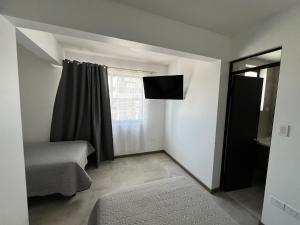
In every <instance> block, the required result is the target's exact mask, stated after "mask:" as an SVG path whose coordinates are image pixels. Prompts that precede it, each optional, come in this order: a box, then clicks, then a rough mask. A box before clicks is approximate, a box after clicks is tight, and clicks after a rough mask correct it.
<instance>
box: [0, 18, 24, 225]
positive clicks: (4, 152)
mask: <svg viewBox="0 0 300 225" xmlns="http://www.w3.org/2000/svg"><path fill="white" fill-rule="evenodd" d="M0 49H1V51H0V68H1V73H0V105H1V110H0V152H1V157H0V182H1V185H0V224H3V225H4V224H5V225H28V211H27V195H26V182H25V169H24V168H25V167H24V153H23V139H22V124H21V110H20V94H19V81H18V64H17V48H16V35H15V28H14V26H13V25H12V24H10V23H9V22H8V21H7V20H6V19H4V18H3V16H1V15H0Z"/></svg>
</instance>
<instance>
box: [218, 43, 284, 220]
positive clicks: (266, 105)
mask: <svg viewBox="0 0 300 225" xmlns="http://www.w3.org/2000/svg"><path fill="white" fill-rule="evenodd" d="M281 50H282V49H281V47H280V48H276V49H272V50H269V51H265V52H262V53H259V54H255V55H252V56H248V57H245V58H241V59H238V60H234V61H232V62H231V63H230V74H229V86H228V98H227V111H226V127H225V136H224V137H225V138H224V146H223V162H222V175H221V189H222V190H223V191H225V192H227V194H228V195H229V196H230V197H231V198H233V199H234V200H236V201H237V202H238V203H239V204H242V205H243V206H244V207H246V208H247V209H249V211H250V212H252V213H253V215H254V216H256V217H260V216H261V211H262V205H263V198H264V189H265V183H266V175H267V168H268V160H269V152H270V146H271V137H272V130H273V120H274V112H275V105H276V96H277V87H278V79H279V70H280V60H281Z"/></svg>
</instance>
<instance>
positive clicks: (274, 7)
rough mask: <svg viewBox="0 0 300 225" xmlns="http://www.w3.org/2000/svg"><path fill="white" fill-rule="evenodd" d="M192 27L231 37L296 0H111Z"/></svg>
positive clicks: (296, 0) (296, 1)
mask: <svg viewBox="0 0 300 225" xmlns="http://www.w3.org/2000/svg"><path fill="white" fill-rule="evenodd" d="M114 1H116V2H119V3H122V4H125V5H128V6H131V7H134V8H138V9H141V10H144V11H147V12H150V13H153V14H156V15H160V16H163V17H167V18H169V19H172V20H176V21H180V22H183V23H186V24H189V25H192V26H196V27H201V28H206V29H208V30H211V31H214V32H217V33H219V34H223V35H226V36H232V35H234V34H236V33H237V32H240V31H242V30H244V29H247V27H249V26H255V25H258V24H260V23H261V22H263V21H264V20H266V19H268V18H269V17H271V16H274V15H275V14H276V13H279V12H281V11H284V10H286V9H289V8H290V7H292V6H293V5H294V4H296V3H299V2H300V1H299V0H114Z"/></svg>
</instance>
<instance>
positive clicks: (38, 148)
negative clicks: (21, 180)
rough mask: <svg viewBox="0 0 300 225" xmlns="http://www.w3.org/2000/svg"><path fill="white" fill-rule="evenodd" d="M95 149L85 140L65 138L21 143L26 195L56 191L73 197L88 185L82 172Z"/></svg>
mask: <svg viewBox="0 0 300 225" xmlns="http://www.w3.org/2000/svg"><path fill="white" fill-rule="evenodd" d="M93 151H94V149H93V147H92V146H91V145H90V144H89V143H88V142H86V141H65V142H47V143H38V144H29V145H25V146H24V156H25V170H26V184H27V195H28V197H33V196H45V195H50V194H55V193H59V194H62V195H65V196H72V195H74V194H76V193H77V192H79V191H83V190H86V189H88V188H89V187H90V186H91V183H92V182H91V178H90V177H89V176H88V174H87V173H86V171H85V166H86V164H87V162H88V161H87V157H88V155H90V154H91V153H92V152H93Z"/></svg>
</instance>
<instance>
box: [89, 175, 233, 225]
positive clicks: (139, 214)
mask: <svg viewBox="0 0 300 225" xmlns="http://www.w3.org/2000/svg"><path fill="white" fill-rule="evenodd" d="M104 224H105V225H119V224H122V225H132V224H139V225H150V224H153V225H154V224H171V225H184V224H193V225H216V224H218V225H237V223H236V222H235V221H234V220H233V219H232V218H231V217H230V216H229V215H228V214H227V213H226V212H225V211H224V210H223V209H221V208H220V207H219V206H218V205H216V203H215V202H214V200H213V199H212V197H211V196H210V195H209V193H208V192H207V191H205V190H204V189H203V188H201V187H200V186H199V184H198V183H196V182H195V181H193V180H191V179H190V178H186V177H175V178H168V179H162V180H159V181H154V182H151V183H147V184H143V185H139V186H136V187H133V188H130V189H128V190H124V191H119V192H116V193H110V194H108V195H105V196H103V197H101V198H100V199H99V200H98V201H97V203H96V205H95V206H94V208H93V210H92V212H91V215H90V218H89V223H88V225H104Z"/></svg>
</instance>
